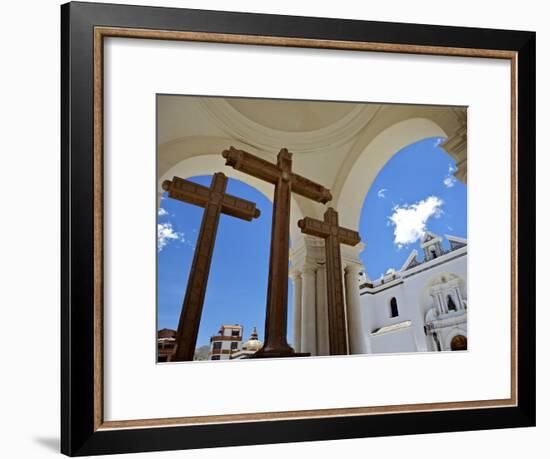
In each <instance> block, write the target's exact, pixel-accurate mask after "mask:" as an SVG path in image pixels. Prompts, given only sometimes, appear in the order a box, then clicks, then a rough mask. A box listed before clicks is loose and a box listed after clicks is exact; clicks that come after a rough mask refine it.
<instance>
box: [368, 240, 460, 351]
mask: <svg viewBox="0 0 550 459" xmlns="http://www.w3.org/2000/svg"><path fill="white" fill-rule="evenodd" d="M445 237H446V239H447V240H448V242H449V250H447V251H445V250H443V245H442V242H443V240H442V238H441V237H439V236H437V235H435V234H433V233H431V232H426V234H425V235H424V237H423V238H422V244H421V248H422V250H423V254H422V255H421V256H420V257H419V254H418V252H417V251H416V250H413V251H412V252H411V254H410V255H409V257H408V258H407V260H406V261H405V263H404V264H403V266H402V267H401V269H399V271H395V270H389V271H388V272H387V273H386V274H385V275H384V276H382V277H381V278H380V279H377V280H375V281H370V280H369V279H368V278H367V277H366V276H365V275H364V274H362V275H361V277H360V295H361V310H362V316H363V317H362V320H363V333H365V335H366V336H365V340H366V347H367V353H388V352H393V353H398V352H430V351H451V350H466V349H467V336H468V322H467V314H468V312H467V311H468V298H467V289H466V287H467V284H466V270H467V250H468V248H467V242H466V240H465V239H462V238H458V237H454V236H448V235H446V236H445Z"/></svg>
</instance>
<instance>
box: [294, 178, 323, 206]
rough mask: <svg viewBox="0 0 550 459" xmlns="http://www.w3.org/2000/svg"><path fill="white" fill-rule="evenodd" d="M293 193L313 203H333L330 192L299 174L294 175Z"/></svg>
mask: <svg viewBox="0 0 550 459" xmlns="http://www.w3.org/2000/svg"><path fill="white" fill-rule="evenodd" d="M291 177H292V191H294V192H295V193H297V194H300V195H302V196H304V197H306V198H309V199H312V200H313V201H317V202H321V203H323V204H326V203H327V202H329V201H332V195H331V194H330V190H329V189H328V188H325V187H324V186H323V185H319V184H318V183H315V182H313V181H311V180H309V179H307V178H305V177H302V176H301V175H298V174H292V175H291Z"/></svg>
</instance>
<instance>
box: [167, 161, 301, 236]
mask: <svg viewBox="0 0 550 459" xmlns="http://www.w3.org/2000/svg"><path fill="white" fill-rule="evenodd" d="M215 172H223V173H224V174H225V175H226V176H227V177H230V178H233V179H236V180H239V181H241V182H243V183H246V184H247V185H250V186H251V187H253V188H255V189H256V190H258V191H259V192H260V193H262V194H263V195H264V196H265V197H266V198H267V199H269V200H270V201H273V185H271V184H269V183H266V182H264V181H262V180H259V179H257V178H255V177H252V176H250V175H248V174H243V173H242V172H239V171H237V170H235V169H233V168H232V167H225V160H224V159H223V158H222V156H221V154H203V155H198V156H191V157H189V158H186V159H183V160H181V161H179V162H177V163H175V164H174V165H173V166H172V167H170V168H169V169H168V170H166V171H165V172H164V173H163V174H162V175H160V174H159V181H158V182H159V184H162V182H163V181H164V180H172V178H173V177H174V176H177V177H181V178H184V179H188V178H190V177H196V176H199V175H212V174H214V173H215ZM158 193H162V188H159V189H158ZM303 216H304V215H303V213H302V209H301V208H300V205H299V203H298V202H297V201H296V199H295V198H294V197H293V198H292V199H291V214H290V222H291V224H290V227H291V232H290V237H291V241H292V243H293V245H294V242H295V241H298V240H301V238H302V237H303V236H302V234H301V233H300V230H299V228H298V220H300V219H301V218H303Z"/></svg>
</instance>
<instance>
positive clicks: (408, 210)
mask: <svg viewBox="0 0 550 459" xmlns="http://www.w3.org/2000/svg"><path fill="white" fill-rule="evenodd" d="M442 140H443V139H440V138H430V139H425V140H422V141H420V142H417V143H414V144H412V145H409V146H407V147H405V148H403V149H402V150H401V151H399V152H398V153H397V154H396V155H394V156H393V157H392V159H390V161H388V163H387V164H386V165H385V166H384V168H383V169H382V170H381V171H380V173H379V174H378V176H377V177H376V179H375V180H374V182H373V185H372V187H371V189H370V191H369V193H368V195H367V197H366V199H365V202H364V204H363V210H362V212H361V220H360V222H359V233H360V234H361V239H362V240H363V241H364V242H365V243H366V248H365V250H364V251H363V253H362V254H361V259H362V261H363V264H364V265H365V267H366V271H367V273H368V275H369V277H370V278H371V279H373V280H374V279H377V278H379V277H380V276H381V275H382V274H383V273H385V272H386V271H387V270H388V269H390V268H394V269H396V270H399V269H400V268H401V266H402V265H403V263H404V262H405V260H406V259H407V257H408V256H409V254H410V253H411V251H412V250H413V249H417V250H418V252H419V254H420V255H419V258H421V257H422V251H421V250H420V243H419V237H420V236H421V234H422V232H423V231H425V230H428V231H431V232H433V233H436V234H439V235H444V234H451V235H453V236H459V237H464V238H466V237H467V226H466V225H467V217H466V186H465V185H464V184H463V183H462V182H460V181H459V180H456V178H454V176H453V175H452V173H453V172H454V171H455V170H456V165H455V162H454V160H453V159H452V158H451V157H450V156H449V155H448V154H447V153H446V152H445V151H444V150H443V149H441V148H440V147H439V144H440V143H441V141H442ZM443 245H444V248H445V249H447V248H448V242H447V241H446V240H444V244H443Z"/></svg>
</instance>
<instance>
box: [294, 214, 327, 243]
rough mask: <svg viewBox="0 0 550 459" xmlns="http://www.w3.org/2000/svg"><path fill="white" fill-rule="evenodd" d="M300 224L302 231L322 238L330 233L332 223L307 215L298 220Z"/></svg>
mask: <svg viewBox="0 0 550 459" xmlns="http://www.w3.org/2000/svg"><path fill="white" fill-rule="evenodd" d="M298 226H299V227H300V229H301V230H302V233H304V234H309V235H310V236H317V237H320V238H327V237H328V236H329V235H330V225H329V224H328V223H325V222H323V221H321V220H316V219H315V218H311V217H305V218H302V219H301V220H298Z"/></svg>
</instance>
